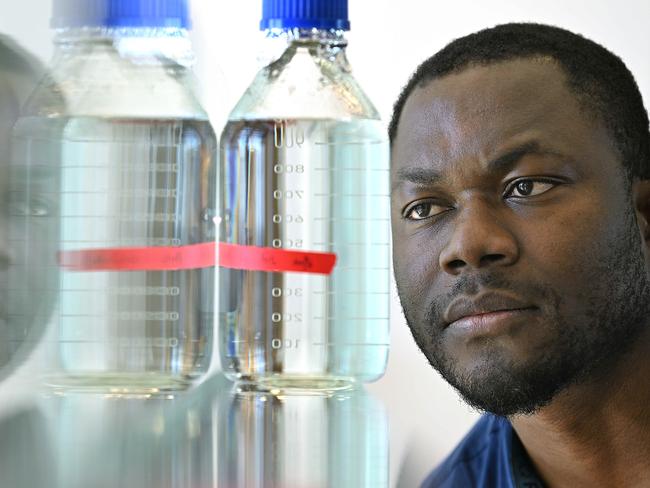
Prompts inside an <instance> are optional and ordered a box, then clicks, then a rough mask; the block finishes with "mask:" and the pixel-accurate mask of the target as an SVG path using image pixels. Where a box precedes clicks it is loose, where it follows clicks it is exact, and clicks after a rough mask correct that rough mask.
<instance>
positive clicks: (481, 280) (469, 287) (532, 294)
mask: <svg viewBox="0 0 650 488" xmlns="http://www.w3.org/2000/svg"><path fill="white" fill-rule="evenodd" d="M486 291H488V292H489V291H494V292H509V293H511V294H513V295H516V296H517V297H520V298H521V299H523V300H526V301H529V302H532V303H536V304H538V305H542V304H543V303H548V302H549V301H550V302H551V303H552V304H553V305H555V307H557V306H558V304H559V297H558V296H557V295H556V294H555V293H554V292H553V291H552V290H551V289H550V288H549V287H547V286H544V285H542V284H539V283H535V282H533V281H521V280H514V279H512V278H509V277H508V276H506V275H504V274H502V273H495V272H484V273H481V274H474V275H464V276H460V277H459V278H458V280H457V281H456V282H455V283H454V284H453V285H452V286H451V288H450V290H449V292H448V293H446V294H444V295H438V296H436V297H435V298H434V299H433V301H432V303H431V306H430V307H429V310H428V311H427V313H426V316H425V319H426V322H427V323H429V324H431V325H432V326H434V328H438V327H442V326H443V325H444V320H443V315H444V313H445V310H446V309H447V307H449V305H450V304H451V303H452V302H453V301H454V300H456V299H458V298H459V297H471V296H475V295H478V294H479V293H480V292H486Z"/></svg>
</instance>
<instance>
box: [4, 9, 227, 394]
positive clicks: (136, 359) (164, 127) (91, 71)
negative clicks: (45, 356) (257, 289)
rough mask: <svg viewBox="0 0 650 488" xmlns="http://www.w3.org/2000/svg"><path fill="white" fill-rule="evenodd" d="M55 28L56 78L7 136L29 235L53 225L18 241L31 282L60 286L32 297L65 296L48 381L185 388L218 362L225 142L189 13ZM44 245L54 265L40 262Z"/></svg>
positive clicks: (123, 388) (146, 13) (137, 13)
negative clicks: (215, 124) (219, 167)
mask: <svg viewBox="0 0 650 488" xmlns="http://www.w3.org/2000/svg"><path fill="white" fill-rule="evenodd" d="M52 24H53V26H54V27H55V28H56V37H55V47H56V49H55V55H54V60H53V62H52V66H51V72H50V73H49V75H47V76H46V77H45V78H44V79H43V80H42V81H41V83H40V85H39V86H38V88H37V89H36V90H35V92H34V93H33V94H32V96H31V97H30V100H29V102H28V103H27V105H26V108H25V110H24V113H23V116H22V117H21V119H20V120H19V121H18V123H17V124H16V126H15V128H14V134H13V153H14V156H13V158H12V159H13V165H12V169H13V171H12V177H11V179H12V186H13V187H14V188H16V189H17V190H18V191H15V192H14V193H13V199H12V207H13V208H14V209H16V212H17V215H22V216H23V220H24V225H25V227H28V228H30V227H31V221H32V220H33V219H36V218H38V217H39V215H40V214H46V215H48V216H49V219H50V220H53V221H55V222H56V223H57V229H56V232H52V233H43V234H39V235H34V233H28V234H27V235H24V234H18V235H17V236H16V237H17V240H18V244H19V245H20V244H21V243H22V248H23V249H24V261H23V263H22V266H23V270H24V271H26V272H28V273H31V272H34V273H38V272H41V273H44V276H55V279H51V278H50V279H47V280H44V281H43V282H41V283H38V284H37V285H34V286H36V287H41V288H43V290H44V292H47V291H52V290H54V291H56V292H58V300H57V308H56V315H55V320H54V321H53V322H54V327H56V329H57V334H56V337H57V345H58V348H59V353H60V354H59V357H60V369H59V370H57V371H56V372H54V373H53V374H51V375H49V377H48V378H47V382H48V383H50V384H51V385H53V386H55V387H60V388H65V389H82V390H99V391H109V392H115V391H120V392H134V393H138V392H156V391H161V390H174V389H182V388H185V387H187V386H189V385H190V384H191V383H192V382H193V381H194V380H196V379H197V378H199V377H200V376H202V375H203V374H204V373H205V372H206V371H207V370H208V367H209V364H210V358H211V355H212V337H213V334H212V330H213V305H214V301H213V293H214V279H215V278H214V260H215V256H214V254H215V253H214V241H215V239H216V235H215V232H216V227H215V223H214V220H213V219H214V216H215V211H214V208H215V206H216V202H215V198H216V197H215V191H216V181H215V176H216V173H215V161H214V158H215V149H216V142H215V137H214V134H213V131H212V129H211V127H210V124H209V122H208V117H207V115H206V114H205V112H204V111H203V109H202V108H201V106H200V105H199V103H198V101H197V100H196V97H195V96H194V94H193V90H192V76H191V71H190V70H189V66H190V65H191V63H192V61H193V54H192V49H191V44H190V41H189V38H188V33H187V29H188V27H189V20H188V6H187V3H186V1H185V0H54V9H53V21H52ZM14 218H16V217H14ZM52 244H54V245H52ZM43 246H45V247H46V248H48V249H50V248H55V249H56V250H57V252H56V253H52V254H47V255H46V259H45V260H42V259H40V260H39V259H34V258H35V256H39V255H41V254H42V250H41V249H40V247H43ZM35 268H38V269H35ZM51 269H58V270H59V271H58V273H51V272H49V270H51ZM33 291H34V290H33V289H32V287H30V286H25V287H23V288H22V289H20V290H18V292H17V294H16V296H15V297H14V299H13V300H14V303H16V304H18V303H20V301H21V300H22V301H26V302H29V301H30V299H31V298H30V297H31V296H32V294H33Z"/></svg>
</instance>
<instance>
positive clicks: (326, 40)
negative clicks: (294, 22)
mask: <svg viewBox="0 0 650 488" xmlns="http://www.w3.org/2000/svg"><path fill="white" fill-rule="evenodd" d="M265 32H266V36H267V38H271V39H276V38H280V39H283V40H285V41H286V42H287V43H296V44H305V45H315V44H321V45H323V46H327V47H332V48H339V49H345V47H346V46H347V45H348V40H347V39H346V38H345V31H342V30H337V29H302V28H294V29H268V30H266V31H265Z"/></svg>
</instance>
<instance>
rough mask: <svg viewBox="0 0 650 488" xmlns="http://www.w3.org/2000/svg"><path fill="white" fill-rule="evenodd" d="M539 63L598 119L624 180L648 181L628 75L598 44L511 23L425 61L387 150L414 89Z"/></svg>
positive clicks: (637, 97) (648, 140) (638, 109)
mask: <svg viewBox="0 0 650 488" xmlns="http://www.w3.org/2000/svg"><path fill="white" fill-rule="evenodd" d="M537 57H549V58H552V59H553V60H555V62H557V63H558V65H559V66H560V67H561V68H562V69H563V70H564V72H565V73H566V76H567V82H568V85H569V88H570V89H571V90H572V91H573V92H574V93H575V94H576V96H577V97H578V99H579V101H580V102H581V104H582V105H583V106H584V107H585V108H587V109H588V110H591V111H592V112H593V113H594V114H595V115H596V116H598V117H600V119H601V120H602V122H603V123H604V125H605V127H606V129H607V130H608V132H609V134H610V136H611V138H612V141H613V143H614V147H615V148H616V149H617V150H618V152H619V153H620V156H621V159H622V162H623V166H624V168H625V170H626V172H627V176H628V178H630V179H635V178H639V179H650V131H649V130H648V112H647V111H646V109H645V107H644V105H643V98H642V97H641V93H640V91H639V87H638V86H637V84H636V81H635V80H634V76H633V75H632V73H630V70H628V69H627V67H626V66H625V63H623V61H622V60H621V59H620V58H619V57H618V56H616V55H615V54H613V53H612V52H610V51H609V50H607V49H606V48H604V47H603V46H601V45H600V44H597V43H595V42H593V41H591V40H589V39H586V38H584V37H582V36H581V35H578V34H574V33H573V32H570V31H568V30H565V29H561V28H559V27H554V26H550V25H543V24H535V23H512V24H503V25H498V26H496V27H492V28H490V29H485V30H482V31H479V32H476V33H474V34H470V35H468V36H465V37H461V38H460V39H456V40H454V41H452V42H451V43H450V44H448V45H447V46H445V47H444V48H443V49H442V50H440V51H438V52H437V53H436V54H434V55H433V56H432V57H430V58H429V59H427V60H426V61H424V62H423V63H422V64H421V65H420V66H419V67H418V68H417V70H416V71H415V73H414V74H413V75H412V76H411V79H410V80H409V82H408V83H407V84H406V86H405V87H404V89H403V90H402V93H401V94H400V96H399V98H398V99H397V102H395V105H394V109H393V117H392V120H391V122H390V125H389V128H388V135H389V138H390V142H391V144H392V143H393V142H394V140H395V137H396V135H397V126H398V124H399V119H400V116H401V114H402V110H403V109H404V104H405V103H406V100H407V99H408V97H409V95H410V94H411V92H413V90H414V89H415V88H416V87H422V86H424V85H426V83H427V82H429V81H431V80H434V79H436V78H441V77H443V76H445V75H447V74H452V73H457V72H459V71H462V70H463V69H465V68H468V67H470V66H477V65H479V66H480V65H489V64H492V63H495V62H499V61H509V60H513V59H521V58H524V59H525V58H537Z"/></svg>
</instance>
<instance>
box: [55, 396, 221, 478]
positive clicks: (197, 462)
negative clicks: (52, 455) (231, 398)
mask: <svg viewBox="0 0 650 488" xmlns="http://www.w3.org/2000/svg"><path fill="white" fill-rule="evenodd" d="M59 403H60V404H59V406H58V421H57V425H56V428H55V431H56V436H57V444H56V451H57V465H58V471H59V477H58V483H57V486H58V487H60V488H89V487H93V488H115V487H121V486H124V487H142V488H145V487H152V488H153V487H156V488H165V487H167V488H193V487H209V486H213V483H212V480H213V464H214V463H213V457H214V451H213V446H212V434H213V432H212V415H211V410H210V408H209V406H210V403H209V402H206V401H205V399H204V398H203V397H202V396H201V395H200V394H199V393H195V394H191V395H181V396H177V397H175V398H147V399H142V398H106V397H103V396H96V395H87V394H86V395H68V396H66V397H63V398H61V399H60V400H59Z"/></svg>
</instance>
